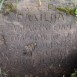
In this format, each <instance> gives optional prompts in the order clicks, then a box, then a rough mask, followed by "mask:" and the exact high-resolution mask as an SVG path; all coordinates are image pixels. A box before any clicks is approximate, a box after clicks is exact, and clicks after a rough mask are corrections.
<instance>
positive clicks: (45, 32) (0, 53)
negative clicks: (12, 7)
mask: <svg viewBox="0 0 77 77" xmlns="http://www.w3.org/2000/svg"><path fill="white" fill-rule="evenodd" d="M24 1H25V0H24ZM24 1H23V3H24ZM55 2H56V0H55ZM55 2H54V3H55ZM30 4H31V3H29V5H28V6H25V3H24V4H22V3H19V4H18V9H17V13H14V12H10V13H9V14H8V15H2V14H1V15H0V67H1V68H2V69H3V71H4V72H5V73H6V74H8V77H15V76H16V77H17V76H18V77H26V76H32V77H33V76H37V77H43V76H44V77H47V76H48V77H52V76H53V77H54V76H59V77H60V76H61V77H62V76H65V75H64V74H66V72H67V71H68V70H70V68H71V69H74V68H77V67H76V66H77V65H76V64H75V65H73V66H70V65H71V64H72V63H76V56H77V23H76V17H75V16H72V15H68V14H66V13H64V12H60V11H58V10H55V9H49V10H48V8H47V5H48V4H46V3H44V4H43V2H42V5H41V6H40V7H38V6H37V4H36V3H32V4H31V5H30ZM51 4H52V3H51ZM19 5H23V6H24V7H22V6H19ZM54 5H56V6H58V5H59V4H58V2H57V4H56V3H55V4H54ZM54 5H53V7H55V6H54ZM19 7H21V9H20V8H19ZM70 55H72V57H71V56H70ZM74 55H75V56H74ZM71 60H72V62H71ZM74 66H75V67H74ZM67 67H69V68H67ZM68 73H69V71H68ZM69 74H70V73H69Z"/></svg>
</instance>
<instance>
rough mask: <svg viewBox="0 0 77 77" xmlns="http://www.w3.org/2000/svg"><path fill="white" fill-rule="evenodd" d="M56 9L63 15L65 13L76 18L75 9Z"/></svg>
mask: <svg viewBox="0 0 77 77" xmlns="http://www.w3.org/2000/svg"><path fill="white" fill-rule="evenodd" d="M56 9H57V10H59V11H62V12H64V13H67V14H69V15H73V16H76V14H75V10H76V9H75V8H67V7H65V8H61V7H57V8H56Z"/></svg>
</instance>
